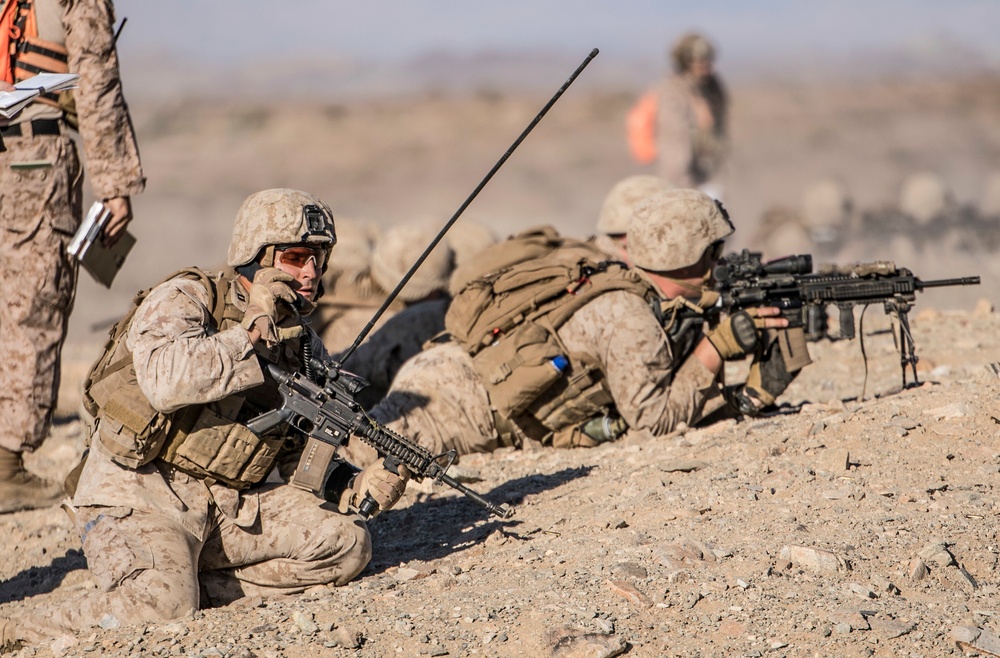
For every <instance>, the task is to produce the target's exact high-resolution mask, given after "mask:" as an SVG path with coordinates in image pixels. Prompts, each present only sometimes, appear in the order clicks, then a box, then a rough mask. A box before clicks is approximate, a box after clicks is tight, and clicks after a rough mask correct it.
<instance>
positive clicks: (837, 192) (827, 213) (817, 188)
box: [802, 178, 851, 231]
mask: <svg viewBox="0 0 1000 658" xmlns="http://www.w3.org/2000/svg"><path fill="white" fill-rule="evenodd" d="M850 212H851V198H850V197H849V196H848V194H847V190H846V189H844V186H843V185H842V184H841V183H840V182H839V181H837V180H834V179H832V178H824V179H822V180H819V181H816V182H814V183H812V184H811V185H809V186H808V187H807V188H806V189H805V190H804V191H803V192H802V216H803V219H804V220H805V223H806V226H807V227H808V228H809V229H811V230H813V231H816V230H822V229H824V228H829V227H833V228H836V227H840V226H843V225H844V224H845V223H846V221H847V217H848V215H850Z"/></svg>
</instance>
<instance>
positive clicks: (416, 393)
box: [347, 291, 725, 460]
mask: <svg viewBox="0 0 1000 658" xmlns="http://www.w3.org/2000/svg"><path fill="white" fill-rule="evenodd" d="M558 334H559V338H560V339H561V340H562V341H563V342H564V343H565V345H566V348H567V350H568V351H569V352H570V353H581V354H585V355H587V356H589V357H591V358H593V359H594V360H595V361H596V362H597V363H599V364H600V365H601V368H602V370H603V371H604V373H605V376H606V378H607V384H608V387H609V389H610V391H611V395H612V397H613V398H614V401H615V406H616V408H617V411H618V413H619V414H620V415H621V417H622V418H624V419H625V421H626V422H627V423H628V426H629V427H630V428H632V429H645V430H648V431H650V432H652V433H653V434H654V435H661V434H666V433H667V432H670V431H672V430H673V429H674V428H676V427H677V425H678V424H679V423H681V422H684V423H687V424H692V423H694V422H696V421H698V420H699V419H700V418H702V417H704V416H707V415H708V414H710V413H712V412H713V411H715V410H717V409H719V408H721V407H723V406H724V405H725V402H724V400H723V399H722V395H721V389H720V388H719V385H718V382H717V380H716V377H715V375H714V374H712V373H711V372H710V371H709V370H708V369H707V368H705V366H704V365H702V363H701V361H699V360H697V359H688V360H687V361H685V362H684V363H681V364H675V363H674V362H673V356H672V354H671V351H670V344H669V342H668V340H667V338H666V336H665V335H664V333H663V330H662V329H661V328H660V326H659V324H658V323H657V322H656V318H655V317H654V316H653V314H652V312H651V311H650V309H649V307H648V306H647V305H646V303H645V302H644V301H643V300H642V299H641V298H640V297H638V296H636V295H633V294H631V293H627V292H621V291H615V292H609V293H607V294H605V295H601V296H600V297H597V298H596V299H594V300H593V301H592V302H590V303H589V304H587V305H585V306H583V307H582V308H581V309H580V310H579V311H577V312H576V313H574V314H573V316H572V317H571V318H570V319H569V320H568V321H567V322H566V323H565V324H564V325H563V326H562V327H560V328H559V331H558ZM370 415H371V417H372V418H374V419H375V420H377V421H379V422H381V423H383V424H386V425H388V426H389V427H390V428H392V429H394V430H396V431H399V432H401V433H403V434H404V435H406V436H409V437H410V438H412V439H414V440H415V441H418V442H419V443H420V444H421V445H423V446H424V447H426V448H427V449H429V450H431V451H432V452H435V453H440V452H443V451H445V450H448V449H452V448H454V449H455V450H457V451H458V453H459V454H468V453H472V452H490V451H493V450H496V449H497V448H498V447H499V446H500V439H499V436H498V433H497V431H496V427H495V426H494V422H493V412H492V410H491V408H490V402H489V398H488V395H487V393H486V388H485V387H484V386H483V384H482V382H481V381H480V380H479V378H478V376H477V375H476V373H475V371H474V370H473V366H472V359H471V357H469V355H468V354H467V353H466V352H465V351H464V350H463V349H462V348H461V347H459V346H458V345H455V344H450V343H449V344H443V345H437V346H434V347H431V348H430V349H428V350H426V351H424V352H422V353H420V354H418V355H417V356H415V357H414V358H412V359H410V360H409V361H407V362H406V364H405V365H404V366H403V367H402V368H401V369H400V371H399V374H398V375H397V376H396V380H395V382H394V383H393V385H392V388H391V389H390V391H389V395H388V396H387V397H386V398H385V400H383V401H382V402H380V403H379V404H378V405H377V406H376V407H375V408H373V409H372V411H371V413H370ZM363 453H364V450H363V448H362V449H359V448H356V447H354V446H351V448H349V450H348V451H347V454H349V455H351V457H350V458H351V459H359V460H363V459H365V457H364V454H363Z"/></svg>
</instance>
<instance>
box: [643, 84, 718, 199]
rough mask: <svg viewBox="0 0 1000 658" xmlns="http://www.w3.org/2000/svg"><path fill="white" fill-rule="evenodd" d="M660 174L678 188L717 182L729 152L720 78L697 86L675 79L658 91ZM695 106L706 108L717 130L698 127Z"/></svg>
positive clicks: (661, 86)
mask: <svg viewBox="0 0 1000 658" xmlns="http://www.w3.org/2000/svg"><path fill="white" fill-rule="evenodd" d="M658 93H659V98H658V104H657V105H658V110H659V116H658V124H657V136H658V142H659V143H658V147H657V153H658V158H659V173H660V176H662V177H663V178H664V179H666V180H667V181H669V182H670V183H672V184H673V185H675V186H677V187H699V186H701V185H704V184H705V183H707V182H709V181H710V180H712V179H713V178H715V177H716V176H717V175H718V173H719V170H720V169H721V168H722V163H723V159H724V157H725V154H726V150H727V148H728V137H727V128H726V104H727V103H726V99H725V92H724V91H723V89H722V86H721V83H720V82H719V80H718V78H716V77H715V76H711V77H710V78H709V80H708V81H707V82H706V83H704V84H702V85H696V84H694V83H692V82H691V81H690V80H688V79H687V78H685V77H683V76H680V75H673V76H671V77H669V78H667V80H665V81H664V82H663V83H662V84H661V85H660V87H659V90H658ZM694 103H704V104H707V106H708V109H709V110H710V111H711V114H712V117H713V120H714V124H715V125H714V126H712V127H711V128H705V127H700V126H698V123H697V120H696V119H695V113H694V111H693V109H692V107H693V104H694Z"/></svg>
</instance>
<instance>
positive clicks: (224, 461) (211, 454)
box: [160, 395, 285, 489]
mask: <svg viewBox="0 0 1000 658" xmlns="http://www.w3.org/2000/svg"><path fill="white" fill-rule="evenodd" d="M242 401H243V400H242V398H241V397H239V396H235V395H233V396H229V397H228V398H224V399H223V400H220V401H219V402H212V403H209V404H206V405H202V406H199V407H194V408H193V409H198V410H199V411H198V413H185V414H184V415H183V416H184V417H183V418H181V419H178V422H176V423H174V425H173V427H172V428H171V430H170V432H169V434H168V435H167V437H166V445H165V446H164V448H163V451H162V454H161V455H160V459H162V460H163V461H164V462H166V463H168V464H171V465H173V466H175V467H177V468H178V469H180V470H182V471H185V472H186V473H190V474H191V475H194V476H196V477H201V478H211V479H213V480H216V481H218V482H223V483H225V484H227V485H229V486H230V487H233V488H234V489H245V488H247V487H249V486H250V485H252V484H256V483H258V482H260V481H261V480H263V479H264V478H266V477H267V474H268V473H270V472H271V469H272V468H273V467H274V464H275V461H276V460H277V457H278V452H279V451H280V450H281V447H282V445H284V441H285V439H284V437H282V436H281V435H280V434H276V435H273V436H264V437H259V436H257V435H256V434H254V433H253V432H251V431H250V429H249V428H248V427H247V426H246V425H243V424H241V423H239V422H236V421H234V420H233V418H234V417H235V415H236V413H238V412H239V408H240V406H241V403H242ZM234 412H235V413H234Z"/></svg>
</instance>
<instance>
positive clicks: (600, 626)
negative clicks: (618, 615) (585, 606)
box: [594, 617, 615, 635]
mask: <svg viewBox="0 0 1000 658" xmlns="http://www.w3.org/2000/svg"><path fill="white" fill-rule="evenodd" d="M594 625H595V626H597V630H598V631H600V632H601V633H604V634H605V635H611V634H612V633H614V632H615V624H614V622H613V621H611V620H610V619H605V618H604V617H597V618H596V619H594Z"/></svg>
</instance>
